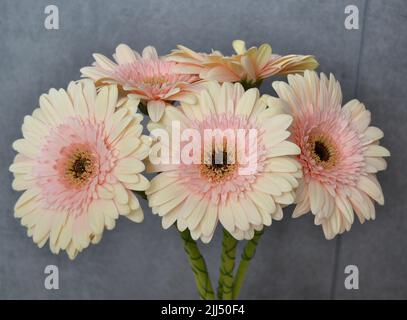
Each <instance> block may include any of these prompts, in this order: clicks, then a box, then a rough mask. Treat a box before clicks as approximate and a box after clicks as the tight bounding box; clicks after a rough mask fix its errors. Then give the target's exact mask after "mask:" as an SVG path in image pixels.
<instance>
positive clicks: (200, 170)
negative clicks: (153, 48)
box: [146, 82, 301, 242]
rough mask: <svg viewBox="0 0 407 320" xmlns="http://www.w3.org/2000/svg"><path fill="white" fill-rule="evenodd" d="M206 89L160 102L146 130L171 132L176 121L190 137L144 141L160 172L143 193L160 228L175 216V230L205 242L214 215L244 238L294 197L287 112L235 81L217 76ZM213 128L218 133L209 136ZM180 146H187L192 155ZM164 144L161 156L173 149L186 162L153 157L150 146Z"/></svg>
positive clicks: (296, 172)
mask: <svg viewBox="0 0 407 320" xmlns="http://www.w3.org/2000/svg"><path fill="white" fill-rule="evenodd" d="M207 88H208V89H207V90H204V91H202V92H201V93H200V94H199V95H198V99H197V103H196V104H193V105H190V104H186V103H181V106H180V107H179V108H175V107H168V108H166V109H165V113H164V116H163V117H162V119H161V120H160V121H159V122H158V123H155V124H154V123H152V125H150V126H149V129H150V131H152V135H153V136H158V135H156V134H155V132H154V129H157V128H159V129H160V130H164V132H167V133H168V134H169V136H170V137H172V136H173V134H175V132H174V131H175V130H178V129H176V128H177V127H179V128H180V135H181V136H183V135H184V134H187V135H190V134H192V135H193V136H195V137H197V138H196V139H197V140H194V141H192V142H185V141H181V143H180V145H179V146H176V145H174V144H170V145H168V144H166V142H164V140H163V139H161V140H160V142H158V143H157V144H156V145H154V146H153V147H152V153H151V154H150V161H151V162H152V164H151V166H150V167H148V169H149V170H151V171H155V172H160V173H159V174H158V175H157V176H156V177H154V178H153V179H152V181H151V186H150V188H149V189H148V190H147V191H146V194H147V197H148V201H149V205H150V207H152V210H153V213H155V214H158V215H160V216H162V225H163V227H164V228H168V227H170V226H171V225H172V224H173V223H174V222H177V226H178V229H179V230H180V231H183V230H185V229H186V228H188V229H189V230H190V231H191V235H192V238H193V239H198V238H201V239H202V241H204V242H209V241H210V240H211V238H212V236H213V234H214V231H215V228H216V225H217V223H218V221H220V223H221V224H222V225H223V227H224V228H225V229H226V230H228V231H229V232H230V233H231V234H232V235H233V236H234V237H235V238H236V239H243V238H245V239H250V238H252V237H253V234H254V230H260V229H262V227H263V225H266V226H269V225H270V224H271V223H272V219H274V220H280V219H281V218H282V215H283V213H282V209H281V207H282V206H284V205H288V204H291V203H292V202H293V201H294V192H293V190H294V188H295V187H297V185H298V182H297V178H298V177H300V176H301V169H300V168H301V167H300V165H299V163H298V162H297V161H296V160H295V159H293V158H292V157H291V156H292V155H296V154H298V153H299V152H300V150H299V148H298V146H296V145H295V144H294V143H292V142H289V141H287V140H286V139H287V138H288V136H289V135H290V133H289V132H288V131H287V128H288V127H289V126H290V124H291V121H292V117H291V116H290V115H287V114H282V111H281V109H279V108H268V104H269V99H273V98H271V97H269V96H263V97H261V98H260V97H259V91H258V90H257V89H255V88H253V89H250V90H248V91H246V92H245V91H244V89H243V87H242V85H241V84H240V83H236V84H231V83H223V85H219V84H218V83H217V82H210V83H208V84H207ZM174 124H179V126H177V125H175V126H174ZM216 131H217V132H218V133H219V132H220V137H221V138H220V139H216V138H215V139H214V136H213V135H210V134H211V133H213V132H216ZM160 132H161V131H160ZM226 132H227V133H228V134H224V135H223V136H222V133H226ZM239 132H240V136H239ZM253 132H254V133H256V134H257V135H256V137H255V139H254V140H253V139H252V138H253V136H251V133H253ZM208 133H209V135H208ZM242 133H243V134H242ZM208 137H209V138H208ZM218 137H219V136H218ZM222 137H223V138H222ZM225 137H226V139H225ZM229 137H235V140H233V139H232V140H228V138H229ZM170 140H171V139H170ZM230 141H232V142H230ZM157 145H158V148H157V149H156V148H155V147H157ZM187 145H189V147H191V145H192V147H193V148H194V150H193V151H192V155H191V152H189V151H188V150H189V149H188V148H187ZM165 146H168V147H169V149H170V151H168V154H172V153H173V151H174V150H175V151H176V152H177V151H178V150H180V152H181V155H184V156H185V155H188V156H191V157H192V158H193V160H194V161H189V160H188V159H185V157H184V158H181V160H180V161H177V160H176V158H175V159H174V160H173V161H170V162H169V163H162V164H157V163H156V162H155V163H153V160H154V154H155V152H157V153H159V151H160V150H161V148H163V147H165ZM197 146H198V147H197ZM153 150H154V152H153ZM163 150H164V149H163ZM186 150H187V151H186ZM161 151H162V150H161ZM163 153H164V152H162V153H161V155H162V154H163ZM195 160H197V161H195Z"/></svg>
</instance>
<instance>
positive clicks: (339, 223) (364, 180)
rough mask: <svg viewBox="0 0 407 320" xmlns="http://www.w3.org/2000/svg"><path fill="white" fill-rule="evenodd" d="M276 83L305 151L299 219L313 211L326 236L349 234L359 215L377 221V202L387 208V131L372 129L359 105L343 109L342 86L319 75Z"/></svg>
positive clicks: (354, 103) (295, 138)
mask: <svg viewBox="0 0 407 320" xmlns="http://www.w3.org/2000/svg"><path fill="white" fill-rule="evenodd" d="M288 83H289V84H287V83H284V82H279V81H278V82H274V83H273V88H274V89H275V90H276V92H277V94H278V96H279V97H280V101H279V102H278V103H276V105H279V106H281V105H283V106H284V107H285V110H286V111H288V112H290V113H291V114H292V115H293V117H294V122H293V125H292V127H291V131H292V141H293V142H294V143H296V144H297V145H298V146H299V147H300V148H301V154H300V155H299V156H298V160H299V161H300V162H301V164H302V168H303V180H302V181H301V183H300V186H299V188H298V192H297V198H296V203H297V206H296V208H295V210H294V213H293V216H294V217H298V216H300V215H302V214H305V213H307V212H309V211H311V212H312V213H313V214H314V215H315V223H316V224H317V225H322V228H323V231H324V234H325V237H326V238H327V239H332V238H333V237H334V236H335V235H337V234H340V233H343V232H344V231H345V230H347V231H348V230H349V229H350V228H351V225H352V223H353V220H354V212H355V213H356V214H357V216H358V217H359V220H360V222H361V223H363V222H364V221H365V220H369V219H374V218H375V207H374V203H373V202H374V201H376V202H378V203H379V204H383V203H384V198H383V193H382V190H381V187H380V184H379V182H378V181H377V179H376V172H378V171H380V170H384V169H386V161H385V160H384V159H383V157H387V156H389V155H390V153H389V151H388V150H387V149H386V148H384V147H382V146H380V145H379V139H381V138H382V137H383V132H382V131H381V130H380V129H379V128H376V127H371V126H369V124H370V118H371V115H370V112H369V111H368V110H366V108H365V106H364V105H363V104H362V103H360V102H359V101H358V100H352V101H350V102H348V103H347V104H346V105H344V106H343V107H342V106H341V102H342V93H341V88H340V85H339V83H338V82H337V81H336V80H335V78H334V76H333V75H332V74H331V75H330V77H329V80H328V79H327V77H326V76H325V75H324V74H321V78H318V75H317V74H316V73H315V72H309V71H306V72H305V75H304V76H300V75H295V76H288Z"/></svg>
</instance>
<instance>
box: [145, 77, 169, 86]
mask: <svg viewBox="0 0 407 320" xmlns="http://www.w3.org/2000/svg"><path fill="white" fill-rule="evenodd" d="M166 82H167V79H166V78H165V77H164V76H153V77H149V78H145V79H144V80H143V83H144V84H145V85H149V86H160V85H162V84H163V83H166Z"/></svg>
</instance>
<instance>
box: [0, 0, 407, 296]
mask: <svg viewBox="0 0 407 320" xmlns="http://www.w3.org/2000/svg"><path fill="white" fill-rule="evenodd" d="M48 4H57V5H58V7H59V12H60V29H59V30H58V31H55V30H54V31H47V30H46V29H45V28H44V25H43V23H44V18H45V15H44V8H45V6H46V5H48ZM348 4H356V5H357V6H358V8H359V12H360V29H359V30H352V31H348V30H346V29H345V28H344V24H343V23H344V19H345V14H344V8H345V6H346V5H348ZM0 8H1V9H0V30H1V31H0V53H1V59H0V97H1V100H0V108H1V113H0V115H1V116H0V127H1V129H2V130H1V134H0V148H1V149H0V163H1V171H0V181H1V185H0V204H1V209H0V213H1V214H0V298H7V299H20V298H32V299H44V298H51V299H58V298H67V299H74V298H78V299H85V298H89V299H94V298H95V299H101V298H113V299H116V298H125V299H141V298H144V299H161V298H176V299H195V298H197V297H198V295H197V293H196V290H195V287H194V281H193V277H192V273H191V271H190V269H189V266H188V263H187V260H186V257H185V255H184V252H183V249H182V246H181V242H180V239H179V236H178V234H177V232H176V231H175V230H174V229H171V230H168V231H163V230H162V229H161V221H160V219H159V218H158V217H156V216H153V215H152V214H150V213H149V211H148V210H146V218H145V222H144V223H143V224H133V223H131V222H129V221H128V220H126V219H125V218H122V219H120V220H119V222H118V224H117V227H116V229H115V230H114V231H112V232H106V233H105V235H104V238H103V240H102V242H101V243H100V244H99V245H97V246H92V247H90V248H89V249H87V250H86V251H85V252H84V253H82V254H80V255H79V256H78V257H77V259H76V260H75V261H74V262H71V261H69V260H68V258H67V256H66V255H65V254H61V255H59V256H54V255H52V254H51V253H50V251H49V250H48V248H43V249H41V250H40V249H38V248H37V247H36V246H35V245H34V244H33V243H32V241H31V239H29V238H27V237H26V230H25V228H23V227H21V226H20V225H19V222H18V221H17V220H16V219H14V218H13V206H14V203H15V201H16V200H17V198H18V196H19V194H18V193H17V192H13V191H12V190H11V187H10V184H11V180H12V176H11V174H10V173H9V172H8V170H7V169H8V166H9V164H10V163H11V162H12V159H13V157H14V154H15V153H14V152H13V151H12V149H11V147H10V146H11V144H12V142H13V141H14V140H15V139H17V138H20V136H21V131H20V126H21V124H22V121H23V116H24V115H26V114H31V112H32V110H33V109H34V107H36V105H37V101H38V97H39V95H40V94H41V93H43V92H46V91H48V89H49V88H51V87H56V88H60V87H66V86H67V84H68V82H69V81H70V80H72V79H77V78H78V77H79V75H80V74H79V69H80V68H81V67H82V66H86V65H89V64H90V63H91V62H92V58H91V54H92V53H93V52H100V53H103V54H105V55H108V56H110V55H111V54H112V53H113V51H114V49H115V47H116V45H117V44H119V43H120V42H125V43H127V44H129V45H130V46H132V47H133V48H135V49H137V50H141V49H142V48H144V46H146V45H149V44H152V45H154V46H155V47H156V48H157V50H158V51H159V53H161V54H165V53H167V52H168V51H169V50H170V49H172V48H174V46H175V45H176V44H178V43H182V44H184V45H187V46H188V47H191V48H193V49H196V50H201V51H208V50H209V49H211V48H216V49H220V50H221V51H222V52H224V53H230V52H231V41H232V40H233V39H237V38H240V39H245V40H247V41H248V43H249V45H258V44H261V43H263V42H267V43H271V44H272V46H273V48H274V49H275V52H278V53H283V54H284V53H291V52H292V53H304V54H307V53H308V54H315V55H316V57H317V58H318V60H319V62H320V64H321V66H320V70H321V71H324V72H333V73H334V74H335V75H336V77H337V78H338V79H339V80H340V81H341V84H342V89H343V91H344V101H347V100H349V99H351V98H353V97H356V96H357V97H358V98H359V99H360V100H361V101H363V102H364V103H365V104H366V105H367V107H368V108H369V109H370V110H371V111H372V113H373V124H374V125H376V126H379V127H381V128H382V129H383V130H384V132H385V137H384V139H383V140H382V142H383V145H385V146H386V147H388V148H389V149H390V150H391V152H392V157H391V159H390V161H389V168H388V170H387V171H385V172H384V173H381V174H380V177H379V178H380V181H381V184H382V187H383V190H384V193H385V198H386V205H385V206H384V207H380V208H377V219H376V221H375V222H368V223H366V224H364V225H362V226H361V225H359V223H355V224H354V226H353V227H352V230H351V232H349V233H346V234H345V235H343V236H342V237H338V238H336V239H335V240H332V241H327V240H325V239H324V237H323V234H322V231H321V230H320V228H319V227H315V226H314V225H313V219H312V217H311V216H306V217H303V218H302V219H297V220H293V219H291V218H290V217H289V216H290V211H291V210H287V211H286V218H285V219H284V220H283V221H282V222H276V223H274V224H273V226H272V227H271V228H270V229H268V230H267V232H266V233H265V235H264V237H263V238H262V240H261V243H260V245H259V248H258V252H257V256H256V258H255V260H254V261H253V262H252V264H251V266H250V270H249V273H248V276H247V278H246V282H245V284H244V287H243V290H242V292H241V298H245V299H289V298H294V299H314V298H318V299H319V298H320V299H332V298H333V299H367V298H378V299H390V298H393V299H403V298H404V299H405V298H407V250H406V249H407V236H406V228H407V216H406V206H407V197H406V194H405V190H406V187H407V184H406V181H407V180H406V173H407V172H406V169H405V168H406V165H405V158H406V155H407V152H406V147H405V144H406V142H407V136H406V130H405V129H406V126H405V121H406V119H407V117H406V116H407V109H406V104H405V102H406V100H407V90H406V80H407V79H406V71H407V70H406V67H407V59H406V57H407V23H406V22H407V2H406V1H403V0H399V1H379V0H375V1H373V0H371V1H356V0H350V1H294V0H291V1H266V0H263V1H260V0H259V1H247V0H233V1H232V0H227V1H226V0H219V1H204V0H200V1H197V0H195V1H192V0H190V1H187V0H176V1H164V0H163V1H130V0H126V1H110V0H103V1H102V0H100V1H80V0H75V1H57V0H53V1H50V0H47V1H43V0H40V1H38V0H36V1H27V0H24V1H16V0H0ZM265 90H267V92H271V89H270V85H269V83H265V84H264V86H263V91H265ZM143 206H144V207H145V206H146V204H145V202H143ZM218 231H220V230H218ZM220 240H221V234H220V232H218V233H217V235H216V236H215V239H214V241H212V242H211V243H210V244H209V245H206V246H202V245H201V247H202V250H203V253H204V254H205V256H206V257H207V263H208V264H209V265H210V271H211V273H212V274H213V276H212V277H213V279H212V281H213V282H215V280H216V278H217V275H218V267H219V252H220V248H219V247H220ZM49 264H55V265H57V266H58V267H59V270H60V290H58V291H47V290H45V289H44V284H43V281H44V268H45V266H46V265H49ZM349 264H354V265H357V266H358V267H359V272H360V289H359V290H353V291H348V290H346V289H345V288H344V284H343V283H344V277H345V276H344V268H345V266H346V265H349Z"/></svg>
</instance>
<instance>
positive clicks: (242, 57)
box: [167, 40, 318, 86]
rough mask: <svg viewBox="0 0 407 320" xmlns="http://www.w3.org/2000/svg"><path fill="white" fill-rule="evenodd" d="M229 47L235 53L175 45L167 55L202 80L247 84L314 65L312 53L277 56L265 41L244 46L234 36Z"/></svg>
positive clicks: (180, 68) (186, 71) (312, 67)
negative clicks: (259, 44) (253, 45)
mask: <svg viewBox="0 0 407 320" xmlns="http://www.w3.org/2000/svg"><path fill="white" fill-rule="evenodd" d="M233 48H234V49H235V51H236V54H234V55H231V56H224V55H222V54H221V53H220V52H219V51H214V52H212V53H210V54H206V53H197V52H194V51H193V50H191V49H188V48H186V47H184V46H178V49H177V50H173V52H172V53H171V54H170V55H169V56H168V58H167V59H168V60H170V61H176V62H177V63H178V64H177V66H176V69H177V71H179V72H182V73H186V74H199V76H200V77H201V78H202V79H205V80H216V81H220V82H226V81H229V82H242V83H243V84H245V85H247V86H253V85H254V84H256V83H259V82H260V81H261V80H262V79H265V78H268V77H270V76H272V75H286V74H289V73H301V72H304V70H307V69H310V70H313V69H315V68H316V67H317V66H318V63H317V61H316V60H315V58H314V57H313V56H309V55H306V56H303V55H294V54H290V55H286V56H280V55H277V54H273V53H272V50H271V46H270V45H268V44H262V45H261V46H260V47H259V48H257V47H251V48H249V49H246V44H245V42H244V41H242V40H235V41H233Z"/></svg>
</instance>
